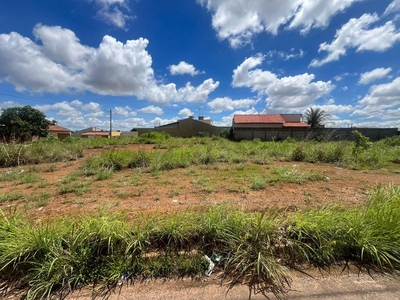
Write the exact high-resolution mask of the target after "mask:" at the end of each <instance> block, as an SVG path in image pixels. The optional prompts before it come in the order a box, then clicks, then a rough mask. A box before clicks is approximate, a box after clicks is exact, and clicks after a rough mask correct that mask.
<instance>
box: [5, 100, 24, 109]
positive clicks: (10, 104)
mask: <svg viewBox="0 0 400 300" xmlns="http://www.w3.org/2000/svg"><path fill="white" fill-rule="evenodd" d="M20 106H23V105H22V104H20V103H18V102H14V101H4V102H1V103H0V109H3V108H10V107H20Z"/></svg>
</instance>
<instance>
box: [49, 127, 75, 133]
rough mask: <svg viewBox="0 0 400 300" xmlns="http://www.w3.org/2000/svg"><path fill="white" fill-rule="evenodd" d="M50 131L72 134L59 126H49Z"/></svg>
mask: <svg viewBox="0 0 400 300" xmlns="http://www.w3.org/2000/svg"><path fill="white" fill-rule="evenodd" d="M49 131H57V132H71V130H69V129H67V128H65V127H61V126H58V125H49Z"/></svg>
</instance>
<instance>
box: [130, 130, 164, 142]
mask: <svg viewBox="0 0 400 300" xmlns="http://www.w3.org/2000/svg"><path fill="white" fill-rule="evenodd" d="M170 138H171V136H170V135H169V134H168V133H165V132H155V131H152V132H146V133H142V134H141V135H140V136H139V137H137V138H136V142H137V143H139V144H161V143H163V142H165V141H167V140H169V139H170Z"/></svg>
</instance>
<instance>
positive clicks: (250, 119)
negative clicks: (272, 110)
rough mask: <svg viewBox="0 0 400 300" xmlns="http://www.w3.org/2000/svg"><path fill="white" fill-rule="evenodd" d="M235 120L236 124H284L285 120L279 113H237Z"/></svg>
mask: <svg viewBox="0 0 400 300" xmlns="http://www.w3.org/2000/svg"><path fill="white" fill-rule="evenodd" d="M233 121H234V122H235V123H236V124H245V123H269V124H283V123H285V120H284V119H283V118H282V116H281V115H279V114H275V115H272V114H269V115H235V116H233Z"/></svg>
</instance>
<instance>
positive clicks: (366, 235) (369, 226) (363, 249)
mask: <svg viewBox="0 0 400 300" xmlns="http://www.w3.org/2000/svg"><path fill="white" fill-rule="evenodd" d="M355 225H356V226H357V230H354V232H353V234H352V236H353V239H354V243H355V245H356V246H357V247H358V248H359V256H360V261H361V262H365V263H370V264H373V265H376V266H378V267H379V268H381V269H384V268H391V269H393V268H398V267H399V266H400V250H399V249H400V186H393V185H390V186H387V187H383V186H378V187H377V188H375V189H374V190H373V191H372V193H371V194H370V195H369V202H368V203H367V205H366V206H365V207H363V208H362V209H361V210H360V212H359V214H358V215H357V218H356V220H355Z"/></svg>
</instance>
